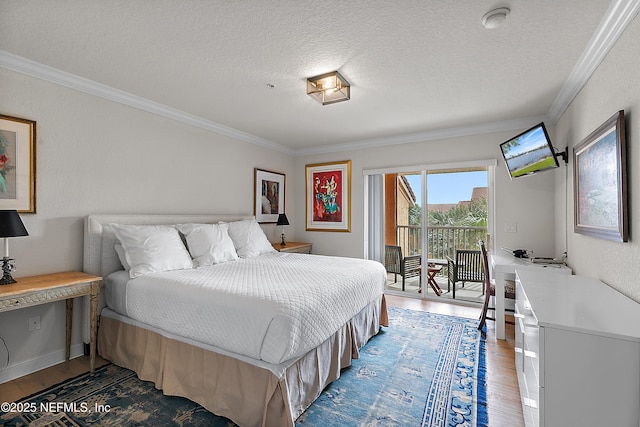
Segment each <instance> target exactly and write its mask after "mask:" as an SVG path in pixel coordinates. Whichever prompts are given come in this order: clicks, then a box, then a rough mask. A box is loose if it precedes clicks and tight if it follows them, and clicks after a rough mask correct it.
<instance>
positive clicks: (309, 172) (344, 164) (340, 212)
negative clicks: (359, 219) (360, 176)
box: [306, 160, 351, 232]
mask: <svg viewBox="0 0 640 427" xmlns="http://www.w3.org/2000/svg"><path fill="white" fill-rule="evenodd" d="M306 218H307V221H306V224H307V231H346V232H349V231H351V161H350V160H345V161H339V162H331V163H316V164H312V165H307V166H306Z"/></svg>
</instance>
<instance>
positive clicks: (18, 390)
mask: <svg viewBox="0 0 640 427" xmlns="http://www.w3.org/2000/svg"><path fill="white" fill-rule="evenodd" d="M387 304H388V305H389V306H393V307H401V308H408V309H411V310H424V311H431V312H434V313H441V314H449V315H452V316H460V317H471V318H477V317H478V315H479V313H480V309H479V308H476V307H466V306H460V305H453V304H447V303H441V302H432V301H423V300H419V299H413V298H405V297H398V296H391V295H388V296H387ZM506 333H507V340H506V341H502V340H496V338H495V327H494V322H492V321H488V322H487V341H486V350H487V403H488V411H489V414H488V415H489V425H490V426H491V427H524V421H523V418H522V407H521V403H520V392H519V391H518V381H517V379H516V370H515V359H514V354H513V343H514V338H513V336H514V329H513V325H507V327H506ZM104 363H106V362H105V361H104V360H103V359H101V358H99V357H98V358H97V359H96V367H97V366H101V365H103V364H104ZM88 370H89V358H88V357H79V358H77V359H73V360H71V361H69V362H65V363H61V364H59V365H56V366H53V367H51V368H47V369H43V370H42V371H39V372H35V373H33V374H30V375H26V376H24V377H22V378H18V379H15V380H13V381H10V382H7V383H4V384H0V402H13V401H16V400H18V399H20V398H22V397H24V396H28V395H31V394H33V393H35V392H37V391H39V390H42V389H44V388H46V387H49V386H52V385H54V384H58V383H60V382H62V381H64V380H65V379H67V378H72V377H74V376H76V375H79V374H82V373H84V372H86V371H88Z"/></svg>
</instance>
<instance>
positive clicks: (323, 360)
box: [83, 214, 388, 427]
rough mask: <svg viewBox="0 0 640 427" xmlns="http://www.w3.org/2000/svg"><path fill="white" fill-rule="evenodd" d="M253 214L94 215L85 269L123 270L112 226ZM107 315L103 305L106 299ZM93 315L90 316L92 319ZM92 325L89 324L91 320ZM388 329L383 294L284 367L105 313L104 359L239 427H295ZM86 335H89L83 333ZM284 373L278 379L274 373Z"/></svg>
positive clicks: (102, 323) (88, 224) (211, 220)
mask: <svg viewBox="0 0 640 427" xmlns="http://www.w3.org/2000/svg"><path fill="white" fill-rule="evenodd" d="M252 218H254V217H253V216H252V215H242V214H240V215H226V214H223V215H92V216H88V217H86V218H85V236H84V263H83V266H84V271H85V272H87V273H91V274H95V275H99V276H102V277H107V276H108V275H109V274H111V273H113V272H115V271H118V270H121V269H122V266H121V265H120V261H119V260H118V256H117V254H116V252H115V249H114V243H115V242H116V237H115V235H114V234H113V232H112V231H111V228H110V227H106V226H107V225H108V224H111V223H118V224H154V225H158V224H178V223H216V222H219V221H235V220H245V219H252ZM100 307H101V309H102V308H104V307H105V303H104V297H103V296H101V298H100ZM87 316H88V313H87ZM85 324H88V322H85ZM387 324H388V319H387V311H386V305H385V300H384V295H382V296H380V298H379V300H377V301H375V302H374V303H372V304H370V305H369V306H367V307H365V308H364V309H363V310H362V311H361V312H360V313H358V314H356V315H355V316H354V317H353V318H352V319H351V320H350V321H349V322H348V323H347V324H345V325H344V326H343V327H342V328H341V329H339V330H338V331H336V333H335V334H334V335H333V336H331V337H330V338H329V339H327V340H326V341H325V342H324V343H322V344H321V345H320V346H318V347H316V348H315V349H313V350H311V351H310V352H308V353H307V354H305V355H304V356H302V357H300V358H299V359H297V360H294V361H290V362H287V363H286V366H282V365H280V366H265V365H268V364H266V363H265V362H264V361H254V360H252V359H249V358H246V357H234V355H232V354H229V353H228V352H225V351H221V350H219V349H216V348H215V347H212V346H206V345H203V344H200V343H195V342H192V341H189V340H185V339H184V338H182V337H179V336H175V335H173V334H170V333H167V332H165V331H161V330H157V329H155V328H153V327H151V326H148V325H144V324H140V323H139V322H135V321H133V320H131V319H128V318H125V317H124V316H120V315H118V314H116V313H114V312H112V311H110V310H109V309H108V308H106V309H104V311H102V315H101V317H100V322H99V328H98V353H99V354H100V356H101V357H103V358H105V359H107V360H110V361H112V362H113V363H115V364H117V365H119V366H123V367H125V368H127V369H131V370H133V371H135V372H136V373H137V374H138V376H139V377H140V378H141V379H143V380H146V381H153V382H154V383H155V385H156V387H157V388H159V389H162V390H163V392H164V393H165V394H167V395H175V396H183V397H186V398H188V399H191V400H193V401H194V402H197V403H199V404H200V405H202V406H203V407H205V408H207V409H208V410H210V411H211V412H213V413H215V414H217V415H220V416H224V417H227V418H229V419H231V420H232V421H234V422H235V423H236V424H238V425H240V426H264V427H266V426H285V427H294V423H295V420H296V418H298V416H300V414H302V413H303V412H304V411H305V410H306V409H307V408H308V407H309V405H311V403H312V402H313V401H314V400H315V399H316V398H317V397H318V396H319V395H320V393H321V392H322V390H323V389H324V388H325V387H326V386H327V385H328V384H329V383H331V382H332V381H334V380H336V379H337V378H338V377H339V376H340V371H341V369H343V368H346V367H348V366H350V365H351V359H353V358H357V357H358V351H359V349H360V348H361V347H362V346H363V345H364V344H366V342H367V341H368V340H369V339H370V338H371V337H372V336H373V335H375V334H377V333H378V331H379V329H380V325H383V326H386V325H387ZM85 336H86V337H88V329H87V330H85ZM274 372H275V373H278V374H275V373H274Z"/></svg>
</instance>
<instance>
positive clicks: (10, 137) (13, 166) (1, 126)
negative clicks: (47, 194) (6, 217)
mask: <svg viewBox="0 0 640 427" xmlns="http://www.w3.org/2000/svg"><path fill="white" fill-rule="evenodd" d="M35 141H36V122H35V121H33V120H27V119H21V118H18V117H10V116H3V115H0V210H16V211H18V212H21V213H35V212H36V173H35V165H36V163H35V161H36V152H35V149H36V145H35Z"/></svg>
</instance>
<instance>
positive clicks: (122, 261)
mask: <svg viewBox="0 0 640 427" xmlns="http://www.w3.org/2000/svg"><path fill="white" fill-rule="evenodd" d="M113 247H114V248H115V250H116V253H117V254H118V259H119V260H120V264H122V267H123V268H124V269H125V270H129V269H130V268H131V267H129V263H128V262H127V257H126V255H125V254H124V249H123V248H122V243H120V241H117V240H116V244H115V245H113Z"/></svg>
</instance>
